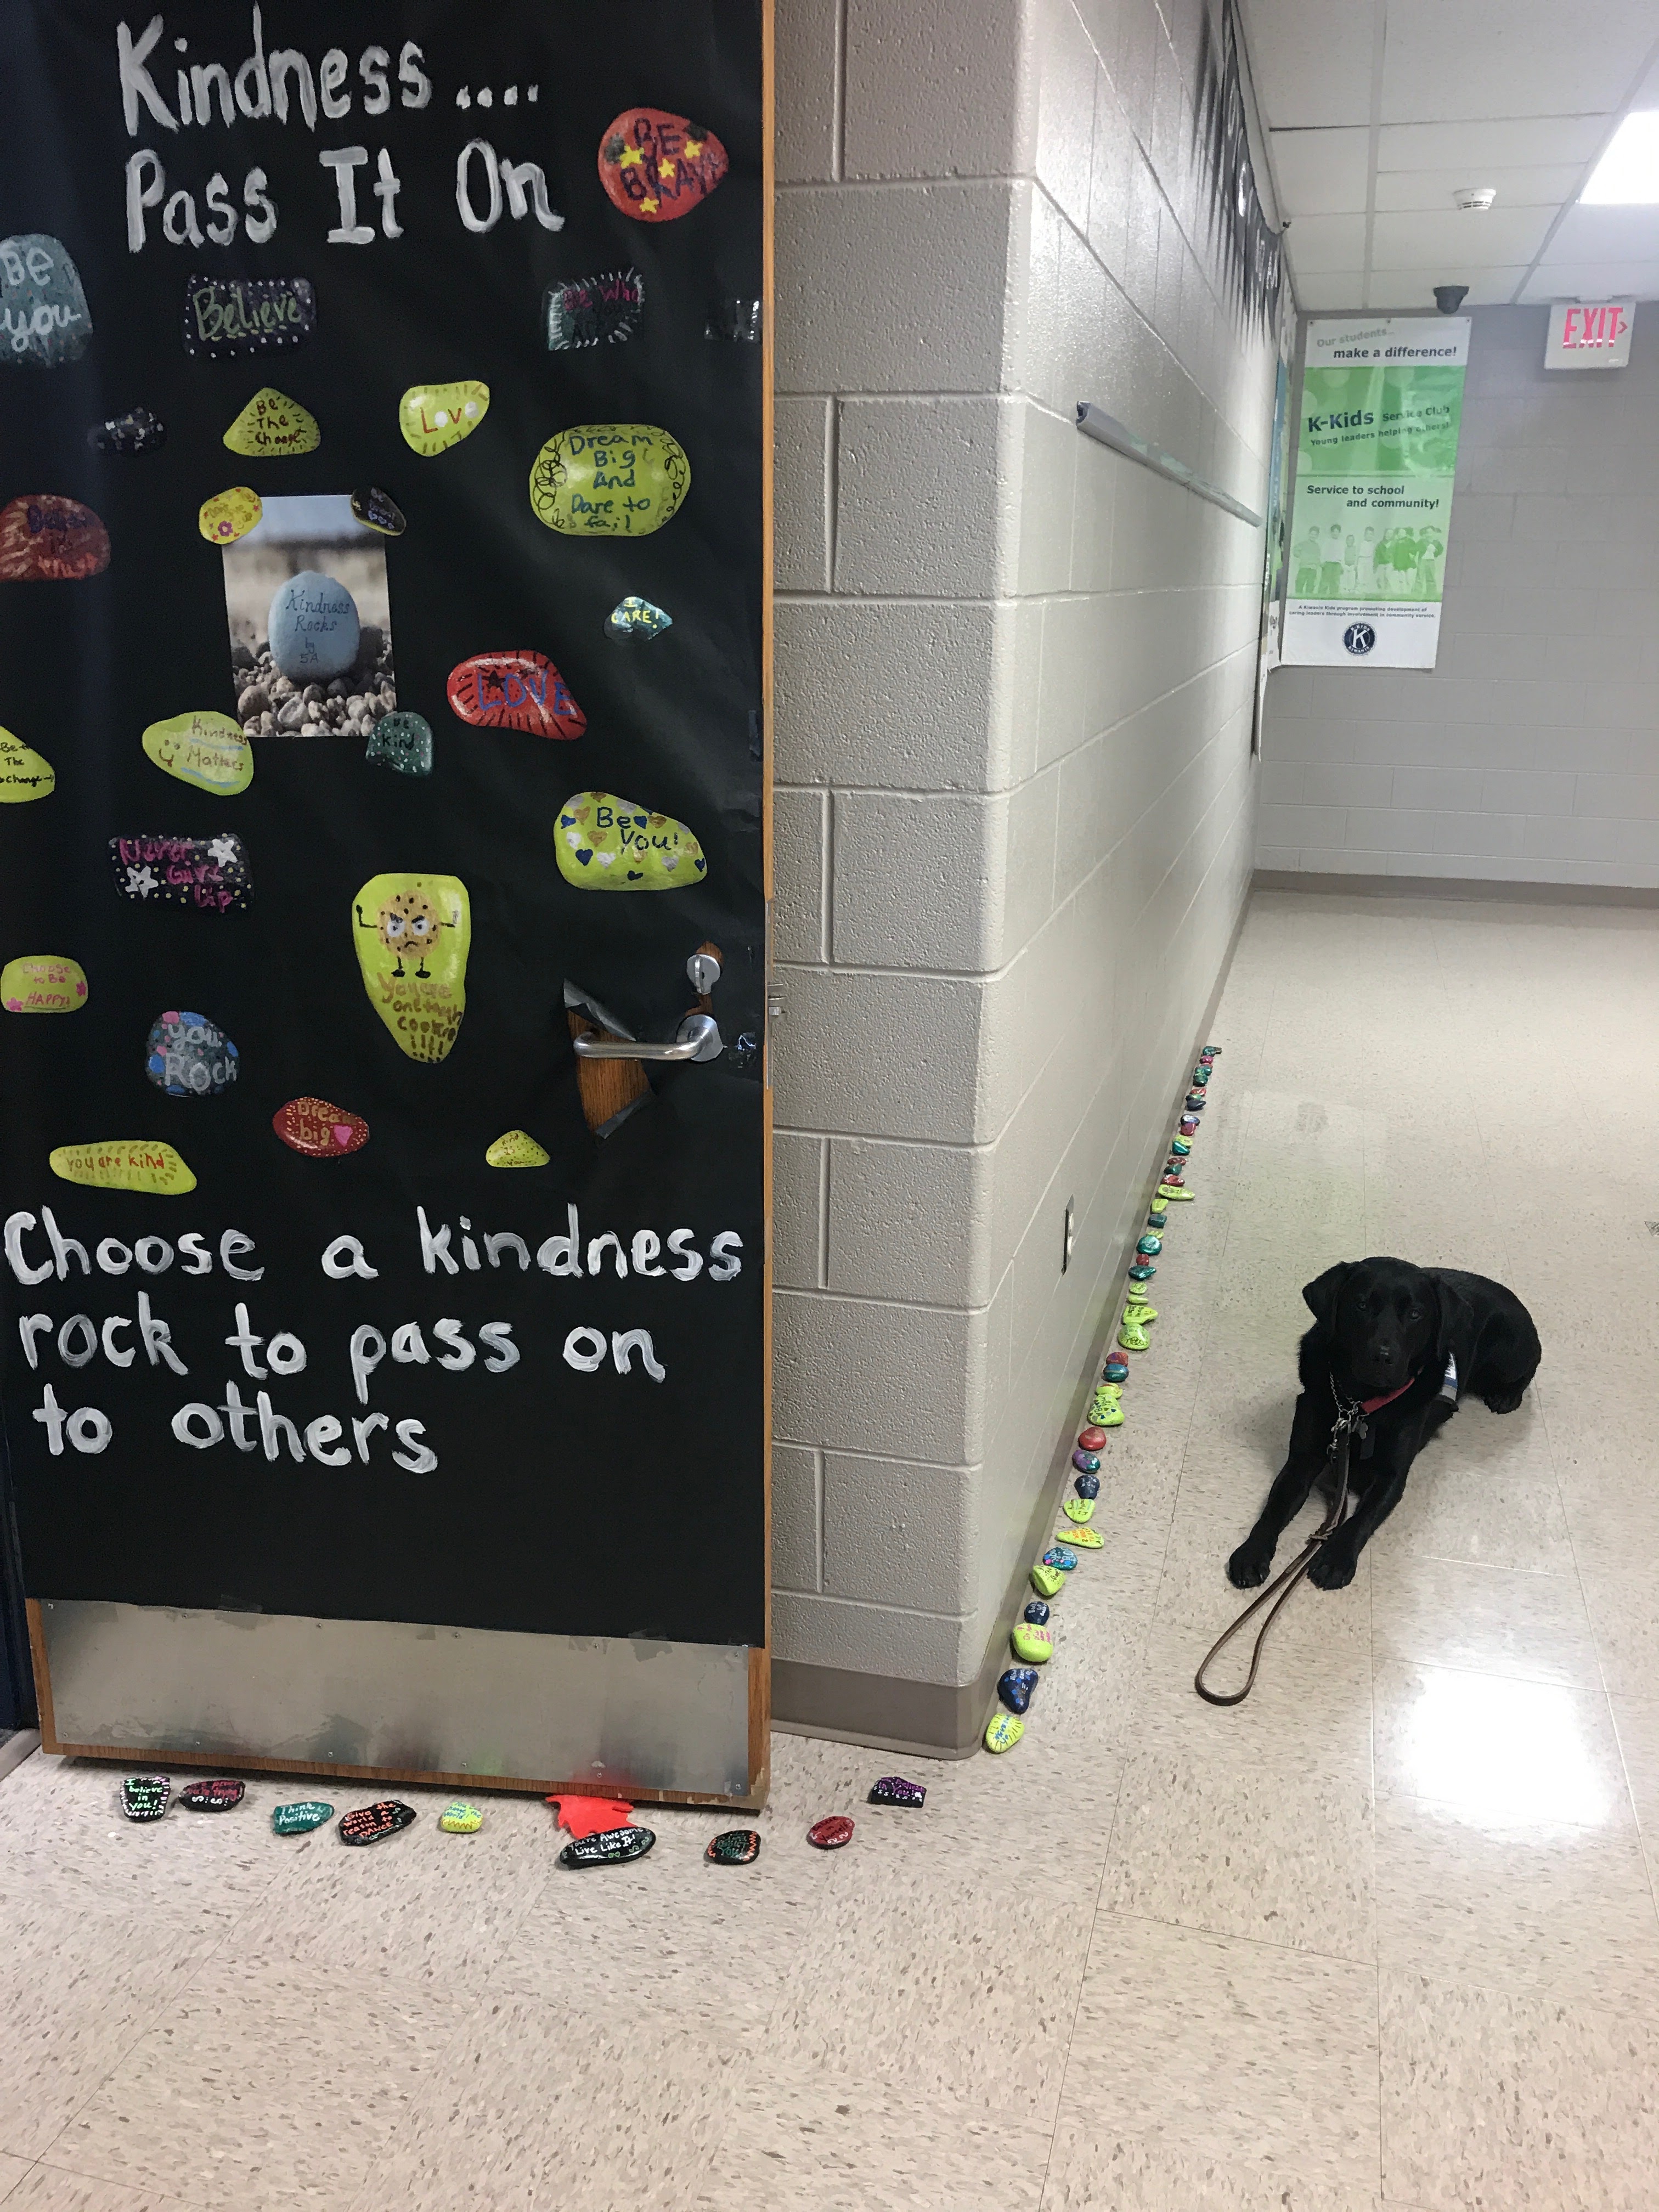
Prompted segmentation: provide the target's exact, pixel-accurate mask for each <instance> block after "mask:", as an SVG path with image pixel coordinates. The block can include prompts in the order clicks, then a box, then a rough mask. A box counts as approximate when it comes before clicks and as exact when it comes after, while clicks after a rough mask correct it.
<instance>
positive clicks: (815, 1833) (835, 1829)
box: [806, 1813, 853, 1851]
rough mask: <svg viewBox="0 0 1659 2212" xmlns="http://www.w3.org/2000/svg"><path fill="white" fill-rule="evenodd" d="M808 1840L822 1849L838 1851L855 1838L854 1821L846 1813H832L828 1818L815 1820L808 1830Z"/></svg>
mask: <svg viewBox="0 0 1659 2212" xmlns="http://www.w3.org/2000/svg"><path fill="white" fill-rule="evenodd" d="M806 1840H807V1842H808V1843H809V1844H817V1847H818V1849H819V1850H821V1851H838V1850H841V1849H842V1846H843V1845H844V1844H850V1843H851V1842H852V1840H853V1823H852V1822H851V1821H850V1820H848V1817H847V1815H846V1814H844V1813H832V1814H830V1815H829V1819H828V1820H814V1821H813V1823H812V1825H811V1827H810V1828H809V1829H808V1830H807V1831H806Z"/></svg>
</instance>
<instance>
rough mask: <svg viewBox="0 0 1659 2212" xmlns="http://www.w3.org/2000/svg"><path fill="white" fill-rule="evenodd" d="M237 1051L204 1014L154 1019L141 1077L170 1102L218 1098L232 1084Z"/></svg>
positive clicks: (235, 1074)
mask: <svg viewBox="0 0 1659 2212" xmlns="http://www.w3.org/2000/svg"><path fill="white" fill-rule="evenodd" d="M238 1068H239V1062H238V1060H237V1056H236V1048H235V1046H234V1044H233V1043H232V1042H231V1041H230V1039H229V1038H228V1036H226V1035H225V1033H224V1031H223V1030H221V1029H218V1028H216V1026H215V1025H214V1024H213V1023H211V1022H210V1021H209V1019H208V1018H207V1016H206V1015H205V1014H191V1013H184V1012H179V1011H178V1010H176V1009H175V1010H174V1011H173V1012H169V1013H165V1014H161V1015H160V1016H158V1017H157V1019H156V1021H155V1026H154V1027H153V1028H152V1029H151V1030H150V1033H149V1042H148V1043H147V1044H146V1046H145V1048H144V1073H146V1074H147V1075H148V1076H149V1079H150V1081H151V1082H152V1083H153V1084H154V1085H155V1087H156V1089H157V1090H158V1091H166V1092H167V1097H169V1098H218V1097H222V1095H223V1094H224V1092H226V1091H228V1090H229V1089H230V1088H231V1087H232V1085H234V1083H235V1080H236V1077H237V1073H238Z"/></svg>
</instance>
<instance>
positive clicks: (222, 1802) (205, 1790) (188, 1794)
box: [179, 1780, 246, 1813]
mask: <svg viewBox="0 0 1659 2212" xmlns="http://www.w3.org/2000/svg"><path fill="white" fill-rule="evenodd" d="M245 1794H246V1784H243V1783H240V1782H232V1781H227V1780H221V1781H216V1782H188V1783H186V1784H185V1787H184V1788H183V1789H182V1790H180V1791H179V1803H180V1804H181V1805H188V1806H189V1808H190V1809H191V1812H192V1813H228V1812H229V1811H230V1810H231V1808H232V1807H233V1806H236V1805H240V1803H241V1802H242V1799H243V1796H245Z"/></svg>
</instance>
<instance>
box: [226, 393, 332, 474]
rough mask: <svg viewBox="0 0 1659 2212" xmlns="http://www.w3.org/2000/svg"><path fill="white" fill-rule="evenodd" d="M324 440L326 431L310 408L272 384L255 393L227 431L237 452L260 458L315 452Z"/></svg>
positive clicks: (256, 458)
mask: <svg viewBox="0 0 1659 2212" xmlns="http://www.w3.org/2000/svg"><path fill="white" fill-rule="evenodd" d="M322 442H323V434H322V430H321V428H319V424H318V421H317V417H316V416H314V415H313V413H312V412H311V410H310V409H309V408H308V407H301V404H300V403H299V401H298V400H297V399H290V398H289V396H288V394H287V393H286V392H277V391H275V390H273V388H272V387H271V386H270V385H269V384H267V385H265V386H264V387H263V388H262V389H261V390H260V391H258V392H255V393H254V395H253V397H252V399H250V400H249V401H248V403H247V405H246V407H244V408H243V410H242V411H241V413H240V415H239V416H237V417H236V420H235V421H234V422H233V423H232V424H231V426H230V428H229V429H228V430H227V431H226V433H225V443H226V445H227V446H228V447H229V448H230V450H231V452H232V453H246V454H247V455H248V456H249V457H250V458H251V459H254V460H259V461H281V460H287V459H289V458H290V457H291V456H293V455H295V454H298V453H315V452H316V450H317V448H318V447H319V446H320V445H321V444H322Z"/></svg>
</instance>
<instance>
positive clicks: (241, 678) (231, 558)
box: [223, 492, 398, 738]
mask: <svg viewBox="0 0 1659 2212" xmlns="http://www.w3.org/2000/svg"><path fill="white" fill-rule="evenodd" d="M223 559H224V564H225V607H226V611H227V613H228V617H229V621H230V673H231V685H232V689H233V691H234V695H235V699H236V715H237V720H239V721H240V723H241V725H242V728H243V730H244V732H246V735H247V736H248V737H250V738H272V737H301V738H361V737H368V736H369V735H370V734H371V733H372V732H373V731H374V725H375V723H376V722H377V721H379V720H380V717H381V715H382V714H390V713H392V710H393V708H395V707H396V706H397V704H398V682H397V677H396V674H395V672H394V669H393V665H392V610H391V603H390V599H389V596H388V592H387V586H386V546H385V540H384V539H383V538H381V537H380V535H379V534H378V533H377V532H374V531H373V530H369V529H367V528H365V526H363V525H362V523H361V522H359V521H358V520H357V518H356V515H355V514H354V513H352V511H351V501H350V499H349V496H348V495H346V494H345V493H343V492H340V493H310V494H306V495H301V496H298V497H287V498H277V499H270V498H268V499H266V500H265V501H264V516H263V518H262V519H261V520H260V521H259V522H258V524H257V525H256V526H254V528H253V529H252V530H250V531H249V532H248V533H247V535H246V537H245V538H238V539H237V541H236V543H235V544H234V545H227V546H226V547H225V549H224V553H223Z"/></svg>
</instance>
